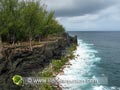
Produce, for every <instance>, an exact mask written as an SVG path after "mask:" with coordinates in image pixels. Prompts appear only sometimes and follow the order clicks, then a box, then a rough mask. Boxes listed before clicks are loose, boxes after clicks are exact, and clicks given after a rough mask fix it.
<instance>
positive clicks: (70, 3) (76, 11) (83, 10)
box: [44, 0, 117, 17]
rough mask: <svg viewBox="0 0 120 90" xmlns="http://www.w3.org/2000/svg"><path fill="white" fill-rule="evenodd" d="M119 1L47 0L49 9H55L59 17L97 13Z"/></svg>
mask: <svg viewBox="0 0 120 90" xmlns="http://www.w3.org/2000/svg"><path fill="white" fill-rule="evenodd" d="M116 2H117V0H116V1H114V0H59V1H58V0H45V1H44V3H45V4H46V5H47V6H48V10H49V11H50V10H55V14H56V16H57V17H70V16H81V15H85V14H92V13H96V12H98V11H100V10H103V9H105V8H107V7H109V6H112V5H114V4H115V3H116Z"/></svg>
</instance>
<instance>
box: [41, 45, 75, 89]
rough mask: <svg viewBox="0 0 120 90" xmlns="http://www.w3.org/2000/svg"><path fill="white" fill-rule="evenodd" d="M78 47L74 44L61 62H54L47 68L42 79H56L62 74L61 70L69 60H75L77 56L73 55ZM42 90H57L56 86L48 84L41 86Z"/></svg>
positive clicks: (42, 74) (42, 73)
mask: <svg viewBox="0 0 120 90" xmlns="http://www.w3.org/2000/svg"><path fill="white" fill-rule="evenodd" d="M76 47H77V45H76V44H72V45H71V46H70V47H69V49H68V55H67V56H64V57H61V59H59V60H52V62H51V63H50V65H49V66H48V67H47V68H45V69H44V70H43V71H42V72H41V73H40V76H42V77H55V75H57V74H58V73H59V72H60V69H61V68H62V66H64V65H65V63H66V62H68V60H69V59H73V58H75V55H74V54H73V51H75V50H76ZM40 89H42V90H56V89H55V87H54V86H51V85H50V84H48V83H44V84H41V86H40Z"/></svg>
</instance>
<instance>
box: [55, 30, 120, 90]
mask: <svg viewBox="0 0 120 90" xmlns="http://www.w3.org/2000/svg"><path fill="white" fill-rule="evenodd" d="M68 33H69V34H70V35H71V36H75V35H77V38H78V46H77V49H76V50H75V51H74V52H73V53H74V55H75V56H76V57H75V58H74V59H72V60H70V61H69V64H68V65H66V67H65V68H64V69H63V71H64V74H63V75H60V74H59V75H57V79H58V81H59V83H60V86H61V87H62V90H120V32H119V31H71V32H68ZM63 80H64V82H63ZM75 80H76V81H75ZM77 80H78V81H77ZM90 80H91V81H90ZM92 80H93V81H94V82H93V81H92ZM95 80H96V82H95Z"/></svg>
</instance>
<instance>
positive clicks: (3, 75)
mask: <svg viewBox="0 0 120 90" xmlns="http://www.w3.org/2000/svg"><path fill="white" fill-rule="evenodd" d="M72 43H75V44H77V37H76V36H75V37H71V36H69V35H68V34H67V33H64V34H63V35H62V36H61V37H59V38H57V39H56V40H53V41H52V40H51V41H49V42H46V43H44V44H41V45H37V46H33V50H32V51H30V50H26V49H25V50H20V49H17V48H11V47H9V48H6V49H4V50H3V51H2V52H1V54H2V57H1V58H0V90H21V88H20V87H18V86H16V85H14V84H13V82H12V79H11V78H12V77H13V76H14V75H16V74H19V75H21V76H24V77H25V76H34V75H33V73H32V71H37V70H39V71H40V70H42V69H44V67H46V66H47V65H49V63H50V62H51V60H52V59H59V58H60V57H61V56H62V55H63V54H64V53H65V48H67V47H69V46H70V45H71V44H72Z"/></svg>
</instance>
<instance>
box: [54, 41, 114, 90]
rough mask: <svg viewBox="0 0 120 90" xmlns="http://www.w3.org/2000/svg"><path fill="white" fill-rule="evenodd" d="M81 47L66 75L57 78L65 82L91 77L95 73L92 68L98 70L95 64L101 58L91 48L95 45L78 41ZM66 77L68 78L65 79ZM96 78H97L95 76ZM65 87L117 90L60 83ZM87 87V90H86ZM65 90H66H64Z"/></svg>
mask: <svg viewBox="0 0 120 90" xmlns="http://www.w3.org/2000/svg"><path fill="white" fill-rule="evenodd" d="M78 44H79V46H78V47H77V50H76V51H75V52H74V55H76V56H77V57H76V58H75V59H73V60H70V61H69V63H70V64H71V65H70V66H69V67H66V68H64V70H63V71H64V75H57V77H56V78H59V79H62V80H65V79H68V80H69V79H76V80H77V79H79V78H80V77H84V76H90V75H93V74H94V73H93V72H91V68H96V65H95V64H94V63H95V62H99V61H100V60H101V58H100V57H96V55H95V54H96V53H98V51H97V50H94V49H92V48H91V46H93V44H87V43H84V42H83V40H78ZM64 76H67V78H65V77H64ZM94 77H95V76H94ZM60 85H62V86H63V87H65V86H67V87H69V89H68V90H72V89H74V90H83V89H82V88H83V87H84V90H115V89H110V88H107V87H104V86H102V85H101V86H90V85H87V84H86V85H85V84H82V85H81V84H67V83H60ZM85 87H86V89H85ZM90 88H92V89H90ZM63 90H66V89H64V88H63Z"/></svg>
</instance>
